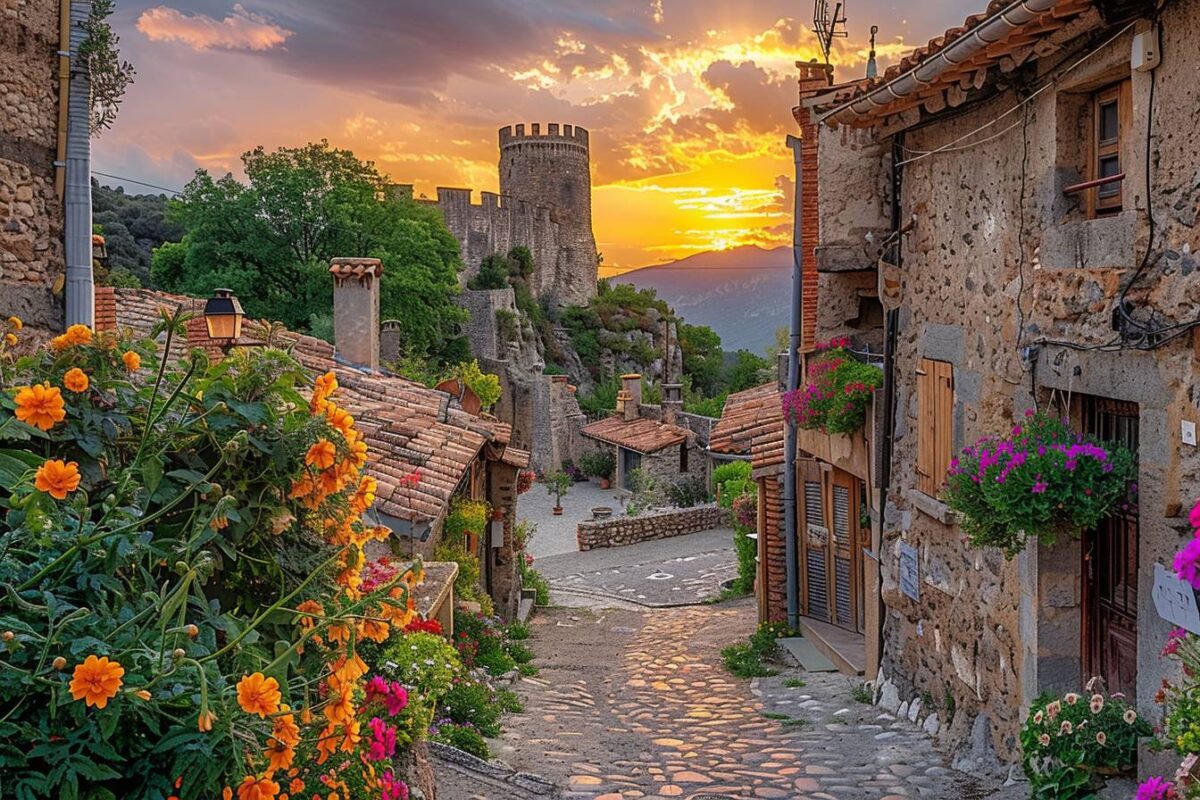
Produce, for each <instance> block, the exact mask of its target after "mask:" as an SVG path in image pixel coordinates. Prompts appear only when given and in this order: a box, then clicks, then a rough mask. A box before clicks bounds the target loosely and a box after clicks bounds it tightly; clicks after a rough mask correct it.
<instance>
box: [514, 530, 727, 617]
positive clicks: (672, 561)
mask: <svg viewBox="0 0 1200 800" xmlns="http://www.w3.org/2000/svg"><path fill="white" fill-rule="evenodd" d="M534 566H535V567H536V568H537V570H538V571H539V572H541V573H542V575H543V576H545V578H546V579H547V580H548V581H549V582H550V588H551V590H552V591H554V592H555V596H556V597H559V594H558V593H559V592H562V593H570V594H576V595H582V596H585V597H587V596H590V597H598V598H617V599H621V600H626V601H629V602H632V603H635V604H639V605H645V606H671V605H685V604H688V603H693V604H694V603H699V602H702V601H704V600H706V599H707V598H709V597H712V596H714V595H717V594H719V593H720V591H721V584H722V583H723V582H724V581H727V580H730V579H732V578H734V577H736V576H737V553H736V552H734V549H733V531H732V530H729V529H717V530H711V531H703V532H701V533H692V534H688V535H686V536H675V537H672V538H670V539H659V540H655V541H649V542H640V543H638V544H631V545H626V546H624V547H610V548H600V549H597V550H588V551H587V552H584V553H563V554H560V555H554V556H548V557H546V558H542V559H538V560H537V561H536V562H534ZM559 599H560V600H561V599H562V598H561V597H560V598H559ZM607 602H608V601H607V600H599V601H594V602H593V603H591V604H592V605H605V604H607ZM573 605H574V604H573Z"/></svg>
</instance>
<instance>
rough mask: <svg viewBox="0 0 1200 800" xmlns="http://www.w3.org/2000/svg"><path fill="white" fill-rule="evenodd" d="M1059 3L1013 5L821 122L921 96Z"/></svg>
mask: <svg viewBox="0 0 1200 800" xmlns="http://www.w3.org/2000/svg"><path fill="white" fill-rule="evenodd" d="M1058 2H1059V0H1018V2H1015V3H1011V4H1009V5H1008V6H1006V7H1005V8H1004V9H1003V10H1002V11H1000V12H999V13H997V14H993V15H992V16H990V17H988V18H987V19H986V20H984V21H983V22H981V23H979V24H978V25H976V26H975V27H974V28H973V29H972V30H971V31H970V32H969V33H966V34H964V35H962V36H960V37H959V38H957V39H955V40H954V41H953V42H951V43H950V44H948V45H947V46H946V47H944V48H943V49H941V50H939V51H938V52H937V53H936V54H935V55H933V56H931V57H930V58H927V59H925V60H924V61H922V62H921V63H920V64H918V65H917V66H915V67H913V68H912V69H910V70H909V71H908V72H905V73H904V74H903V75H901V76H899V77H898V78H896V79H895V80H891V81H888V82H887V83H885V84H884V85H883V86H880V87H879V88H877V89H875V90H874V91H872V92H869V93H867V94H865V95H863V96H862V97H859V98H857V99H855V100H851V101H850V102H849V103H846V104H844V105H841V106H839V107H837V108H835V109H833V110H832V111H830V112H829V113H828V114H826V115H825V116H823V117H821V122H824V123H828V124H834V125H836V124H840V123H843V122H850V121H851V120H852V119H853V118H855V117H859V116H862V115H864V114H869V113H870V112H871V111H873V110H874V109H876V108H879V107H881V106H886V105H890V104H891V103H894V102H896V101H897V100H903V99H904V98H906V97H909V96H910V95H912V94H914V93H916V92H919V91H920V90H921V89H923V88H924V87H926V86H928V85H929V84H931V83H933V82H934V81H936V80H937V79H938V78H940V77H941V76H942V75H943V74H945V73H946V72H948V71H950V70H952V69H955V68H957V67H960V66H962V65H963V64H964V63H965V62H967V61H969V60H970V59H971V58H972V57H973V56H975V55H976V54H978V53H979V52H981V51H983V50H985V49H987V47H988V46H989V45H993V44H995V43H996V42H999V41H1001V40H1003V39H1006V38H1007V37H1008V35H1009V34H1011V33H1012V32H1013V31H1014V30H1016V29H1017V28H1020V27H1021V26H1023V25H1027V24H1028V23H1030V22H1032V21H1033V20H1034V19H1036V18H1037V17H1039V16H1040V15H1042V14H1044V13H1046V12H1047V11H1050V10H1051V9H1053V8H1054V6H1055V5H1057V4H1058Z"/></svg>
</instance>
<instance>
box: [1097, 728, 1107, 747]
mask: <svg viewBox="0 0 1200 800" xmlns="http://www.w3.org/2000/svg"><path fill="white" fill-rule="evenodd" d="M1106 741H1108V737H1107V736H1105V735H1104V731H1096V744H1099V745H1103V744H1104V743H1105V742H1106Z"/></svg>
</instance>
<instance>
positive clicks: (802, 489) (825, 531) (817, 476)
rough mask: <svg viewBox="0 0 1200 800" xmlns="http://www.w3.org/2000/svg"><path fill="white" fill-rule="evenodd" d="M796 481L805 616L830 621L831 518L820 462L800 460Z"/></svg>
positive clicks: (807, 459) (797, 462)
mask: <svg viewBox="0 0 1200 800" xmlns="http://www.w3.org/2000/svg"><path fill="white" fill-rule="evenodd" d="M796 478H797V480H796V489H797V503H796V506H797V508H798V509H799V511H800V515H799V521H800V524H799V526H798V527H797V531H798V533H799V537H800V548H799V552H800V566H801V569H800V577H801V580H802V581H803V584H804V592H803V595H802V597H803V598H804V604H803V610H804V615H805V616H807V617H813V618H814V619H819V620H824V621H829V620H830V602H829V538H830V536H829V517H828V515H827V514H826V512H825V481H824V478H823V476H822V470H821V465H820V463H819V462H817V461H815V460H814V459H811V458H805V459H797V461H796Z"/></svg>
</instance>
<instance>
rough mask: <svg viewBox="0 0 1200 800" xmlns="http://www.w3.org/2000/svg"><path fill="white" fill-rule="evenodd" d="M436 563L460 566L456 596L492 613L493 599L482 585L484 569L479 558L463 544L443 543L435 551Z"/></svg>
mask: <svg viewBox="0 0 1200 800" xmlns="http://www.w3.org/2000/svg"><path fill="white" fill-rule="evenodd" d="M433 558H434V560H435V561H453V562H454V563H456V564H458V577H456V578H455V579H454V594H455V596H456V597H457V598H458V599H460V600H466V601H468V602H473V603H478V604H479V606H480V608H482V609H483V610H484V611H485V612H487V613H489V614H490V613H491V611H492V598H491V597H490V596H489V595H488V593H487V592H485V591H484V590H483V588H482V586H481V584H480V575H481V574H482V567H481V565H480V563H479V556H477V555H475V554H474V553H468V552H467V550H466V548H465V547H464V546H463V545H462V544H451V543H447V542H443V543H441V544H439V545H438V546H437V547H435V548H434V550H433Z"/></svg>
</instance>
